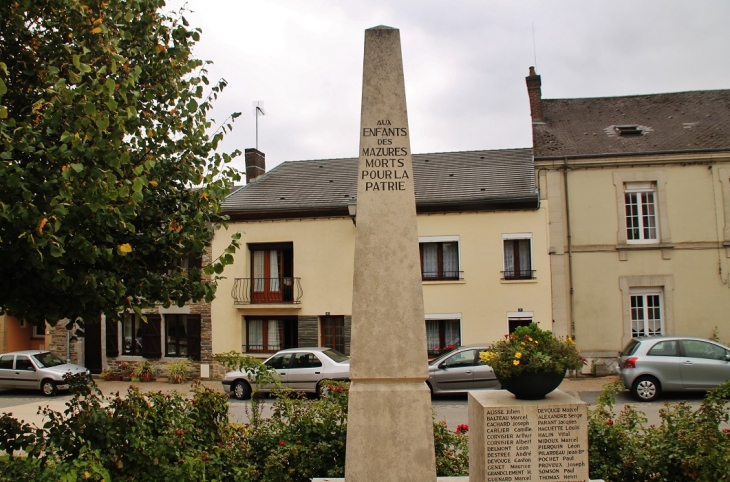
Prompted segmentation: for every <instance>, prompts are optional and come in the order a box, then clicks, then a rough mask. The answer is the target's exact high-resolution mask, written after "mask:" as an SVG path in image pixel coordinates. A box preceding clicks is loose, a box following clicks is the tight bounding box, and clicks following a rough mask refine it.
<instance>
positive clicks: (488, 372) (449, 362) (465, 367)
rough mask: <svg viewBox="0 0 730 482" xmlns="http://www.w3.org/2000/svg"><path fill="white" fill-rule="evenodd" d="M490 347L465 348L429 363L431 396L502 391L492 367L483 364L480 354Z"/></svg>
mask: <svg viewBox="0 0 730 482" xmlns="http://www.w3.org/2000/svg"><path fill="white" fill-rule="evenodd" d="M487 347H488V345H486V344H481V345H469V346H462V347H459V348H457V349H456V350H453V351H450V352H448V353H445V354H443V355H441V356H440V357H438V358H436V359H434V360H433V361H432V362H431V363H429V365H428V381H427V382H426V383H427V384H428V388H430V389H431V394H433V395H438V394H446V393H454V394H456V393H466V392H468V391H469V390H480V389H489V388H493V389H499V388H501V386H500V384H499V382H498V381H497V377H496V376H495V375H494V370H492V367H490V366H489V365H486V364H485V363H483V362H482V361H481V360H479V352H482V351H484V350H486V349H487Z"/></svg>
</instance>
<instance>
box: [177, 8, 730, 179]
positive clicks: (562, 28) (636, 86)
mask: <svg viewBox="0 0 730 482" xmlns="http://www.w3.org/2000/svg"><path fill="white" fill-rule="evenodd" d="M183 3H185V2H183V1H182V0H174V1H170V2H169V3H168V6H169V7H170V8H172V7H179V6H180V5H182V4H183ZM186 3H187V6H188V8H189V9H190V10H192V13H188V14H186V15H185V16H186V18H187V20H188V21H189V22H190V23H191V25H192V26H195V27H199V28H201V29H202V30H203V33H202V38H201V40H200V42H199V43H198V45H197V47H196V50H195V55H196V56H197V57H198V58H201V59H205V60H212V61H213V62H214V65H213V66H211V67H210V69H209V71H210V76H209V77H211V79H212V78H219V77H223V78H225V79H226V80H227V81H228V87H227V88H226V90H225V91H224V92H223V95H222V96H221V97H219V100H218V101H217V103H216V108H215V110H214V114H213V118H214V119H215V120H217V121H222V120H223V119H224V118H225V117H226V116H227V115H228V114H230V113H231V112H234V111H240V112H242V115H241V117H240V118H239V119H238V120H236V122H235V124H234V130H233V133H231V134H229V136H228V137H227V139H226V141H225V143H224V148H225V150H227V151H231V150H233V149H240V150H241V151H243V150H244V149H245V148H248V147H255V145H256V134H255V118H254V115H253V107H252V103H253V102H255V101H263V107H264V111H265V113H266V115H265V116H263V117H260V118H259V136H258V145H259V149H260V150H261V151H263V152H264V153H265V154H266V164H267V170H268V169H271V168H273V167H274V166H275V165H277V164H280V163H282V162H284V161H293V160H303V159H329V158H338V157H356V156H357V152H358V144H359V137H358V131H359V124H360V96H361V88H362V59H363V42H364V30H365V29H367V28H370V27H373V26H377V25H387V26H391V27H396V28H399V29H400V33H401V42H402V50H403V63H404V69H405V83H406V98H407V103H408V118H409V125H410V133H411V148H412V151H413V152H414V153H430V152H447V151H465V150H475V149H501V148H515V147H531V145H532V138H531V132H530V109H529V103H528V98H527V90H526V86H525V76H527V74H528V68H529V67H530V66H531V65H536V67H537V73H538V74H540V75H541V76H542V93H543V97H544V98H572V97H604V96H620V95H635V94H651V93H661V92H678V91H688V90H707V89H728V88H730V1H728V0H701V1H688V0H679V1H677V0H664V1H647V0H640V1H639V0H631V1H625V0H611V1H607V0H606V1H602V2H598V1H591V2H587V1H577V0H575V1H556V0H550V1H545V0H541V1H516V0H513V1H476V0H473V1H467V0H390V1H386V0H362V1H351V0H339V1H336V0H188V1H187V2H186ZM533 30H534V43H533ZM241 159H242V158H241ZM237 166H238V167H241V168H242V167H243V161H242V160H241V161H240V162H238V163H237Z"/></svg>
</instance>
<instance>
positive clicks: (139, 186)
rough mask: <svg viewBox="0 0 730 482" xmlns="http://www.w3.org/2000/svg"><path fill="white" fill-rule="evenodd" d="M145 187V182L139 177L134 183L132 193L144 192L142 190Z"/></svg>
mask: <svg viewBox="0 0 730 482" xmlns="http://www.w3.org/2000/svg"><path fill="white" fill-rule="evenodd" d="M143 187H144V181H142V178H140V177H138V178H137V179H135V180H134V182H133V183H132V191H134V192H140V191H142V188H143Z"/></svg>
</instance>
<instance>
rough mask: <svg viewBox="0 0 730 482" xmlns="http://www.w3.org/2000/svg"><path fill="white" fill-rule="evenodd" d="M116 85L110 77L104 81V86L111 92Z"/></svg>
mask: <svg viewBox="0 0 730 482" xmlns="http://www.w3.org/2000/svg"><path fill="white" fill-rule="evenodd" d="M116 85H117V84H115V83H114V79H112V78H111V77H109V78H107V79H106V82H104V87H106V88H107V89H108V90H110V91H112V92H113V91H114V89H115V88H116Z"/></svg>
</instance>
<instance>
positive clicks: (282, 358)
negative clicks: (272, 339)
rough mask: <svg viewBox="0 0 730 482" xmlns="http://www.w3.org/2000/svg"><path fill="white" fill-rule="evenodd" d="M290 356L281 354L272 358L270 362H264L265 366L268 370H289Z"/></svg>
mask: <svg viewBox="0 0 730 482" xmlns="http://www.w3.org/2000/svg"><path fill="white" fill-rule="evenodd" d="M292 355H293V353H282V354H281V355H276V356H275V357H272V358H271V360H269V361H267V362H266V366H268V367H269V368H273V369H274V370H282V369H284V368H289V363H291V357H292Z"/></svg>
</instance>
